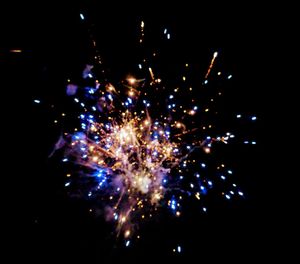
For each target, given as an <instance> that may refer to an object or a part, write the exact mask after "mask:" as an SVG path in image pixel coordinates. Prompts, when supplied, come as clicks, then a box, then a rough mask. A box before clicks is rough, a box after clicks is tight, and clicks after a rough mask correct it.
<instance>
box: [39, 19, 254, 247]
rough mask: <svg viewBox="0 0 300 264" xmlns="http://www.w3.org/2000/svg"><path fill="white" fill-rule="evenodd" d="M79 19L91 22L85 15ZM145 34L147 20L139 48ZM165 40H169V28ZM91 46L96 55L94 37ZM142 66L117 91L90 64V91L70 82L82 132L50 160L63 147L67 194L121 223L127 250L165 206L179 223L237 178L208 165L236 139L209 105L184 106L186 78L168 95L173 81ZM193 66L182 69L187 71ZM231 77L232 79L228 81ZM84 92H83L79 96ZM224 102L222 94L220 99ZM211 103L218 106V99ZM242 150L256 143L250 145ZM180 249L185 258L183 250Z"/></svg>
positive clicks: (67, 137) (234, 189) (229, 191)
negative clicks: (186, 211) (190, 208)
mask: <svg viewBox="0 0 300 264" xmlns="http://www.w3.org/2000/svg"><path fill="white" fill-rule="evenodd" d="M80 18H81V20H83V21H84V20H85V16H84V15H83V14H80ZM144 35H145V23H144V22H143V21H142V22H141V24H140V32H139V40H138V42H139V44H140V45H143V43H144ZM163 37H164V38H165V39H166V40H167V41H168V40H170V38H171V35H170V33H169V32H168V30H167V29H164V31H163ZM92 43H93V46H94V48H96V43H95V40H94V39H93V38H92ZM98 54H99V52H97V50H96V56H95V60H96V63H95V65H97V64H99V65H102V62H101V58H100V56H99V55H98ZM153 56H157V54H154V55H153ZM218 56H219V54H218V52H214V53H213V54H212V60H211V62H210V65H209V66H208V69H207V72H206V74H205V77H204V79H203V81H202V83H201V86H202V87H205V86H207V84H208V82H209V79H208V78H209V76H211V75H212V72H213V67H214V65H215V64H216V61H217V58H218ZM137 65H138V68H139V70H141V69H147V75H146V74H145V76H143V78H142V79H136V78H134V77H132V76H131V77H128V78H126V79H125V80H123V81H122V82H121V83H119V84H118V85H113V84H111V83H109V82H108V81H107V80H105V81H98V77H99V74H98V72H97V70H96V69H95V68H96V67H94V65H86V67H85V69H84V70H83V73H82V78H83V79H84V80H88V82H89V85H87V86H84V87H80V86H78V85H76V84H74V83H72V82H71V81H69V83H68V85H67V90H66V93H67V95H68V96H70V97H74V98H73V99H74V102H73V103H74V104H76V105H78V106H79V108H80V109H81V110H80V111H79V112H78V116H77V117H78V119H77V120H79V126H80V128H78V127H74V128H73V131H75V132H74V133H69V132H65V133H63V136H62V137H61V138H60V139H59V141H58V142H57V143H56V145H55V148H54V151H53V153H51V156H52V155H53V154H54V153H55V151H56V150H58V149H60V148H64V151H65V152H64V157H63V159H62V161H63V162H66V163H71V164H73V167H72V169H71V171H70V173H68V174H67V181H66V183H65V186H66V188H68V190H69V192H72V190H75V191H76V190H77V189H82V190H84V191H83V195H84V196H85V197H87V198H88V199H93V200H95V201H96V202H97V206H98V207H101V208H102V209H103V211H104V215H105V218H106V219H107V220H109V221H113V222H115V225H116V230H117V232H116V233H117V235H118V236H122V237H123V238H124V239H125V245H126V246H129V244H130V241H131V239H134V238H135V237H139V236H138V235H137V230H138V229H139V223H140V222H141V220H142V219H144V218H149V217H152V216H153V214H154V213H155V212H156V211H157V210H158V208H159V207H167V208H169V209H170V211H171V212H172V213H173V214H174V215H175V216H176V217H179V216H180V215H181V205H182V200H183V199H185V198H186V197H194V198H195V199H196V200H202V199H201V197H202V196H203V195H206V194H207V193H208V191H209V190H210V189H211V188H213V187H214V186H215V185H222V184H224V183H225V182H227V180H228V179H227V178H230V177H231V174H233V172H232V170H231V169H230V168H227V166H226V165H225V164H223V163H222V162H216V163H215V164H209V162H207V156H210V155H213V153H211V152H212V150H213V146H214V145H215V144H227V143H228V142H229V141H230V140H232V139H234V138H235V135H233V134H232V133H230V132H227V131H221V130H222V129H218V128H217V124H214V123H213V121H211V120H210V119H209V118H207V117H209V114H210V113H212V112H213V110H212V109H211V108H210V107H209V106H208V105H209V104H203V105H199V103H200V102H199V100H198V101H197V99H192V100H191V102H189V103H188V104H185V103H183V101H182V100H181V99H180V97H181V96H185V94H186V90H188V91H192V89H193V88H191V87H189V88H186V85H184V83H185V82H186V79H187V77H186V76H182V77H181V83H182V84H183V88H181V87H180V84H178V86H179V87H176V88H172V89H171V88H168V87H167V88H166V85H167V82H166V81H164V80H163V79H161V78H158V77H156V76H157V75H156V74H154V70H153V67H151V65H149V64H148V63H147V61H146V60H144V61H143V63H139V64H137ZM189 67H190V66H189V64H185V65H184V68H185V69H188V68H189ZM218 75H221V72H219V73H218ZM231 78H232V75H231V74H228V75H227V76H226V78H225V79H226V81H228V80H230V79H231ZM99 79H100V78H99ZM79 90H80V91H83V92H82V93H81V94H80V93H79ZM159 90H161V91H171V92H170V93H168V94H167V95H165V94H164V95H158V96H159V97H160V98H159V100H157V98H155V96H156V93H157V91H159ZM220 95H222V93H221V92H219V91H218V92H217V93H216V94H215V95H214V96H216V97H219V96H220ZM163 96H165V97H166V98H162V97H163ZM158 101H159V102H158ZM209 101H210V103H211V104H215V101H214V98H211V99H210V100H209ZM35 103H40V101H39V100H35ZM213 113H215V112H213ZM216 114H217V112H216ZM234 118H237V119H241V118H245V119H248V120H249V121H255V120H256V117H255V116H242V115H241V114H235V115H234ZM244 143H245V144H253V145H254V144H256V142H255V141H249V140H247V141H244ZM195 152H197V153H200V154H199V155H198V156H200V157H201V159H200V160H196V158H195V156H193V154H194V153H195ZM210 165H211V167H210V168H209V166H210ZM83 179H85V181H83ZM225 186H226V188H225ZM228 186H230V187H228ZM224 189H225V190H224V191H223V192H222V193H221V195H222V196H223V197H224V198H225V199H227V200H230V199H231V198H233V197H235V196H238V197H243V196H244V194H243V192H242V191H241V190H240V189H239V188H238V186H237V185H236V184H235V183H233V182H231V183H230V184H228V183H226V185H225V184H224ZM201 207H202V210H203V212H206V211H207V208H206V207H205V206H203V205H201ZM176 250H177V252H181V247H180V246H178V247H177V249H176Z"/></svg>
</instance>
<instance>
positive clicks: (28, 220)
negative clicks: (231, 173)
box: [0, 1, 269, 263]
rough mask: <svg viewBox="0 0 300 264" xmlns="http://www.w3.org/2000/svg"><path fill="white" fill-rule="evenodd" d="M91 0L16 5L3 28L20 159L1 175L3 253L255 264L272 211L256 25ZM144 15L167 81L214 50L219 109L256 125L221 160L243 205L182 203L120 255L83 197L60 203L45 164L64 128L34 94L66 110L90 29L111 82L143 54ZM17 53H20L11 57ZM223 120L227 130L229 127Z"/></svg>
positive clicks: (50, 162) (186, 9) (51, 169)
mask: <svg viewBox="0 0 300 264" xmlns="http://www.w3.org/2000/svg"><path fill="white" fill-rule="evenodd" d="M96 2H97V1H91V3H89V4H82V5H81V6H80V5H78V4H71V3H70V4H69V5H67V6H66V7H59V8H58V7H57V5H56V4H54V3H52V2H51V1H45V2H43V3H40V4H38V6H35V9H33V8H30V7H29V6H24V7H21V6H19V8H18V9H16V8H15V7H14V6H13V4H12V6H11V7H10V8H9V9H7V13H8V14H9V16H7V17H6V18H5V19H4V22H5V23H4V22H3V23H2V22H1V23H2V25H7V26H5V27H4V31H3V32H4V33H2V39H3V41H2V43H1V50H0V52H1V57H2V58H4V60H2V59H1V61H4V62H5V63H7V64H5V65H4V71H2V73H4V76H5V77H6V78H8V82H7V87H6V88H7V89H6V91H7V95H6V96H7V97H8V98H9V101H10V102H11V103H12V104H13V105H14V107H16V108H17V109H18V110H17V112H18V115H17V116H14V117H13V119H14V122H13V124H12V128H13V129H11V132H9V133H10V136H12V138H13V139H14V141H17V144H16V146H15V147H14V149H13V150H11V151H10V153H11V154H10V155H11V157H13V156H15V155H20V156H21V157H19V158H18V161H17V162H16V163H14V166H13V167H11V169H9V171H11V173H9V174H10V175H7V178H8V183H7V186H8V189H10V190H11V195H13V196H14V199H13V201H12V202H11V205H10V206H9V207H10V211H12V212H11V213H10V216H12V217H11V218H12V219H11V220H9V221H10V226H12V228H11V229H10V230H11V232H10V235H9V243H8V244H9V246H10V247H11V248H14V249H18V250H17V252H20V254H21V255H22V258H23V259H24V260H25V259H26V260H32V261H36V262H37V263H44V262H45V260H49V259H53V260H55V261H59V260H61V259H64V260H65V263H72V262H73V261H74V260H78V259H79V258H80V259H81V258H82V259H84V263H88V262H90V261H92V263H102V262H104V260H107V259H121V260H124V261H128V262H129V261H143V259H144V258H145V259H154V260H157V261H158V260H159V259H160V257H167V258H170V259H171V260H173V259H175V258H179V259H185V260H187V259H189V258H194V261H195V263H200V262H201V261H204V260H205V261H207V262H206V263H213V262H214V261H215V260H217V259H218V260H221V261H223V260H224V261H232V262H241V263H244V262H246V261H248V260H250V259H252V260H254V261H255V260H256V261H258V260H257V258H258V256H259V255H260V254H262V253H264V252H265V243H266V241H267V239H269V237H268V233H267V231H266V230H267V229H268V228H267V225H268V223H267V221H266V218H265V215H266V214H267V211H268V208H267V207H266V203H265V201H263V199H262V197H263V196H264V188H263V185H264V184H263V182H265V181H266V180H265V179H263V178H262V177H265V176H264V174H263V173H262V172H261V168H262V167H263V163H264V159H263V155H262V149H263V147H262V145H263V143H262V137H261V134H260V133H261V130H262V127H263V121H262V120H263V114H262V112H263V111H262V101H263V94H264V93H265V92H264V87H263V86H262V85H261V84H260V82H259V80H260V79H261V75H262V69H261V66H259V64H260V62H259V61H260V60H261V54H263V52H264V49H263V46H260V45H259V43H258V42H259V40H257V39H255V36H256V35H255V33H254V29H253V28H251V27H250V26H249V25H246V24H245V25H244V22H245V21H246V20H247V19H246V18H245V16H244V15H245V13H244V12H243V11H242V10H241V11H240V12H239V13H234V12H233V11H232V12H231V13H227V14H223V16H221V17H219V19H217V18H216V17H218V14H219V13H220V12H221V10H218V11H217V10H215V9H214V8H206V7H204V6H201V5H200V8H198V9H196V8H194V7H193V6H187V5H185V6H183V7H180V6H173V7H172V5H171V4H170V5H169V7H167V8H162V9H159V7H158V6H155V5H153V6H152V4H151V3H150V2H149V3H148V4H143V6H141V7H140V8H137V7H135V8H131V7H130V5H126V7H124V8H122V7H120V8H117V7H116V6H114V4H111V5H104V4H101V3H100V2H97V3H96ZM116 5H117V4H116ZM201 7H202V8H201ZM80 13H84V14H86V18H87V19H89V20H90V21H89V26H87V25H84V24H83V23H82V21H81V20H80V17H79V14H80ZM227 16H228V17H231V20H229V19H228V20H227ZM141 20H143V21H145V23H146V25H147V31H146V33H145V40H146V42H147V45H148V47H145V50H148V51H149V50H156V51H158V52H159V53H161V54H162V57H161V59H160V61H159V67H160V68H161V69H162V71H163V70H164V69H167V70H165V74H166V75H169V76H173V75H172V74H173V73H174V72H176V70H177V69H178V68H179V65H182V64H184V63H186V62H189V63H190V64H193V65H195V70H194V72H193V73H192V78H194V79H196V78H198V76H201V78H203V76H204V75H205V72H206V70H207V67H208V65H209V62H210V60H211V55H212V54H213V52H214V51H216V50H218V52H219V53H220V54H221V55H222V56H220V61H218V67H219V68H220V69H226V71H229V72H231V73H232V74H233V76H234V79H233V81H232V83H231V84H230V85H228V87H227V86H226V85H225V87H224V89H226V88H227V89H226V94H225V98H224V100H223V101H224V102H223V103H221V105H220V107H221V109H222V108H225V109H227V110H228V109H229V110H231V109H232V110H233V111H240V112H245V113H248V114H251V113H254V114H256V115H257V116H258V122H257V123H256V124H255V125H254V126H251V125H247V124H245V125H243V126H242V127H233V129H236V131H238V132H237V133H239V134H242V135H251V137H252V138H254V139H255V140H256V141H257V143H258V144H257V146H255V147H252V146H248V145H243V144H241V146H239V145H234V146H232V147H231V148H230V150H229V153H227V152H226V151H227V150H222V149H221V150H220V153H221V154H220V155H223V156H225V160H226V155H228V157H229V156H230V157H229V158H228V159H229V161H230V162H231V163H232V164H233V165H234V166H235V168H236V170H237V171H238V175H239V176H238V177H237V182H238V183H239V185H240V186H241V187H242V189H243V191H244V193H245V194H246V197H245V199H240V200H234V201H230V202H227V201H225V200H224V199H217V198H212V199H210V200H208V201H207V208H209V213H207V214H203V213H202V211H201V210H199V209H197V203H195V202H192V201H187V202H186V204H185V205H184V207H185V208H184V209H183V212H184V214H183V216H182V217H181V218H172V217H171V216H170V215H169V214H168V213H167V212H164V211H163V212H162V213H161V214H158V215H157V216H155V217H154V218H153V219H152V220H150V221H148V222H146V223H145V224H144V225H143V226H142V227H141V230H140V233H141V237H142V239H141V240H140V241H139V242H138V243H136V244H134V245H132V246H131V247H129V248H125V247H124V246H123V243H122V242H121V241H120V240H118V239H115V236H114V235H113V233H112V231H113V228H112V226H111V225H110V223H108V222H105V221H104V219H103V218H102V217H101V216H100V217H95V216H91V215H90V214H89V212H88V205H87V202H86V201H84V200H80V199H72V198H70V197H68V196H67V193H66V192H65V188H64V179H63V178H62V176H61V175H62V173H60V172H61V171H60V170H61V168H60V167H59V166H58V165H57V163H56V160H55V158H54V159H48V155H49V153H50V152H51V149H52V148H53V144H55V142H56V140H57V137H58V136H59V134H60V129H59V128H58V127H57V126H54V125H53V115H54V114H53V112H51V111H49V110H48V109H47V108H45V107H42V106H41V107H40V108H39V107H37V106H36V105H35V104H33V103H32V102H33V100H34V99H36V98H41V100H43V101H45V102H47V104H49V105H52V104H53V105H55V108H57V109H58V110H55V111H62V110H66V107H67V103H65V102H66V95H65V84H66V79H68V78H72V79H76V78H77V76H79V75H80V73H81V71H82V69H83V67H84V65H85V64H86V63H89V62H90V61H91V54H93V50H92V49H91V45H90V42H89V33H88V32H89V30H91V31H90V32H92V33H93V36H94V38H95V40H96V41H97V44H98V50H99V52H100V55H101V57H102V59H103V65H102V66H101V67H103V68H104V69H105V71H106V78H108V79H110V80H113V81H117V80H120V79H122V78H124V77H126V75H127V74H129V73H132V72H134V69H135V68H134V67H136V58H138V57H139V56H140V54H141V53H142V52H143V50H141V49H137V48H136V46H137V45H136V39H137V36H138V30H139V24H140V21H141ZM229 21H231V22H229ZM238 26H239V27H238ZM240 26H241V27H240ZM164 27H166V28H168V29H169V30H170V32H171V40H170V44H169V43H166V41H163V40H162V37H161V32H160V31H161V28H164ZM251 43H253V45H252V44H251ZM259 47H261V48H259ZM13 49H20V50H22V52H21V53H14V52H11V50H13ZM199 78H200V77H199ZM170 82H171V83H172V80H171V81H170ZM174 82H175V81H174ZM183 100H185V99H183ZM55 111H54V112H55ZM226 121H227V120H224V127H225V129H226V128H227V126H228V128H231V124H230V122H229V123H227V122H226ZM16 149H17V150H16ZM16 151H17V153H18V154H16ZM13 159H15V158H13ZM177 245H181V247H182V253H181V254H178V253H176V254H175V253H173V251H172V250H173V248H175V247H177ZM21 252H22V253H21ZM17 254H18V253H16V255H17ZM11 257H12V258H13V257H14V256H13V255H11Z"/></svg>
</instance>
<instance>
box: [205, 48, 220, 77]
mask: <svg viewBox="0 0 300 264" xmlns="http://www.w3.org/2000/svg"><path fill="white" fill-rule="evenodd" d="M217 57H218V52H214V55H213V58H212V60H211V62H210V65H209V67H208V70H207V73H206V74H205V79H207V78H208V76H209V74H210V72H211V69H212V67H213V66H214V63H215V59H216V58H217Z"/></svg>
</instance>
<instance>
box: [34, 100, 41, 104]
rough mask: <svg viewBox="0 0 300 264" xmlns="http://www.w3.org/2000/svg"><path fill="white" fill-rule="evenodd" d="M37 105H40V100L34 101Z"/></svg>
mask: <svg viewBox="0 0 300 264" xmlns="http://www.w3.org/2000/svg"><path fill="white" fill-rule="evenodd" d="M33 102H35V103H36V104H39V103H40V102H41V101H40V100H33Z"/></svg>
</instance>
